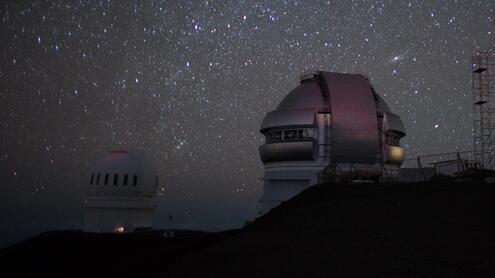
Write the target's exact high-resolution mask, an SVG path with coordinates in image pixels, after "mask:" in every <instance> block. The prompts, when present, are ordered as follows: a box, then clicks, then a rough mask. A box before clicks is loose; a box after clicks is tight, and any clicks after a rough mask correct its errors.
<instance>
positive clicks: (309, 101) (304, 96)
mask: <svg viewBox="0 0 495 278" xmlns="http://www.w3.org/2000/svg"><path fill="white" fill-rule="evenodd" d="M324 106H325V101H324V100H323V97H322V95H321V90H320V86H319V85H318V82H316V81H315V80H313V81H304V82H302V83H301V84H300V85H299V86H297V87H296V88H294V89H293V90H292V91H290V92H289V94H287V96H285V97H284V99H282V101H281V102H280V104H279V105H278V107H277V110H283V109H304V108H313V109H315V108H319V107H324Z"/></svg>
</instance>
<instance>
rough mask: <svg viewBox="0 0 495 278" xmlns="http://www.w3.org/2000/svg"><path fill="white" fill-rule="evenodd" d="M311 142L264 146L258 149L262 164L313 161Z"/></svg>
mask: <svg viewBox="0 0 495 278" xmlns="http://www.w3.org/2000/svg"><path fill="white" fill-rule="evenodd" d="M313 145H314V144H313V141H308V142H281V143H274V144H264V145H261V146H260V148H259V151H260V156H261V161H263V163H269V162H276V161H305V160H313V159H314V157H313V153H314V150H313Z"/></svg>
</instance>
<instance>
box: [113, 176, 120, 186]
mask: <svg viewBox="0 0 495 278" xmlns="http://www.w3.org/2000/svg"><path fill="white" fill-rule="evenodd" d="M118 181H119V174H115V175H113V185H117V182H118Z"/></svg>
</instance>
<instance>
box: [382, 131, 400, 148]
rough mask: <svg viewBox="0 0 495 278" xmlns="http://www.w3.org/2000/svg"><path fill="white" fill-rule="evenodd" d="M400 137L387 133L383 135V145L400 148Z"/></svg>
mask: <svg viewBox="0 0 495 278" xmlns="http://www.w3.org/2000/svg"><path fill="white" fill-rule="evenodd" d="M399 141H400V137H399V136H398V135H396V134H391V133H388V134H386V135H385V143H386V144H389V145H390V146H400V145H399Z"/></svg>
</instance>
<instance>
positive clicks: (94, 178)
mask: <svg viewBox="0 0 495 278" xmlns="http://www.w3.org/2000/svg"><path fill="white" fill-rule="evenodd" d="M157 186H158V178H157V176H156V172H155V170H154V167H153V165H152V164H151V163H150V162H149V161H148V159H147V158H146V157H145V156H144V154H143V153H141V152H139V151H135V150H130V151H127V150H112V151H109V152H108V153H107V154H105V155H104V156H103V157H102V158H101V159H100V160H98V161H97V162H96V163H95V165H94V167H93V168H92V170H91V176H90V179H89V182H88V184H87V185H86V200H85V204H84V209H85V216H84V230H85V231H88V232H129V231H134V230H135V229H138V228H140V229H151V227H152V218H153V213H154V209H155V206H156V205H155V196H156V193H157Z"/></svg>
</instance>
